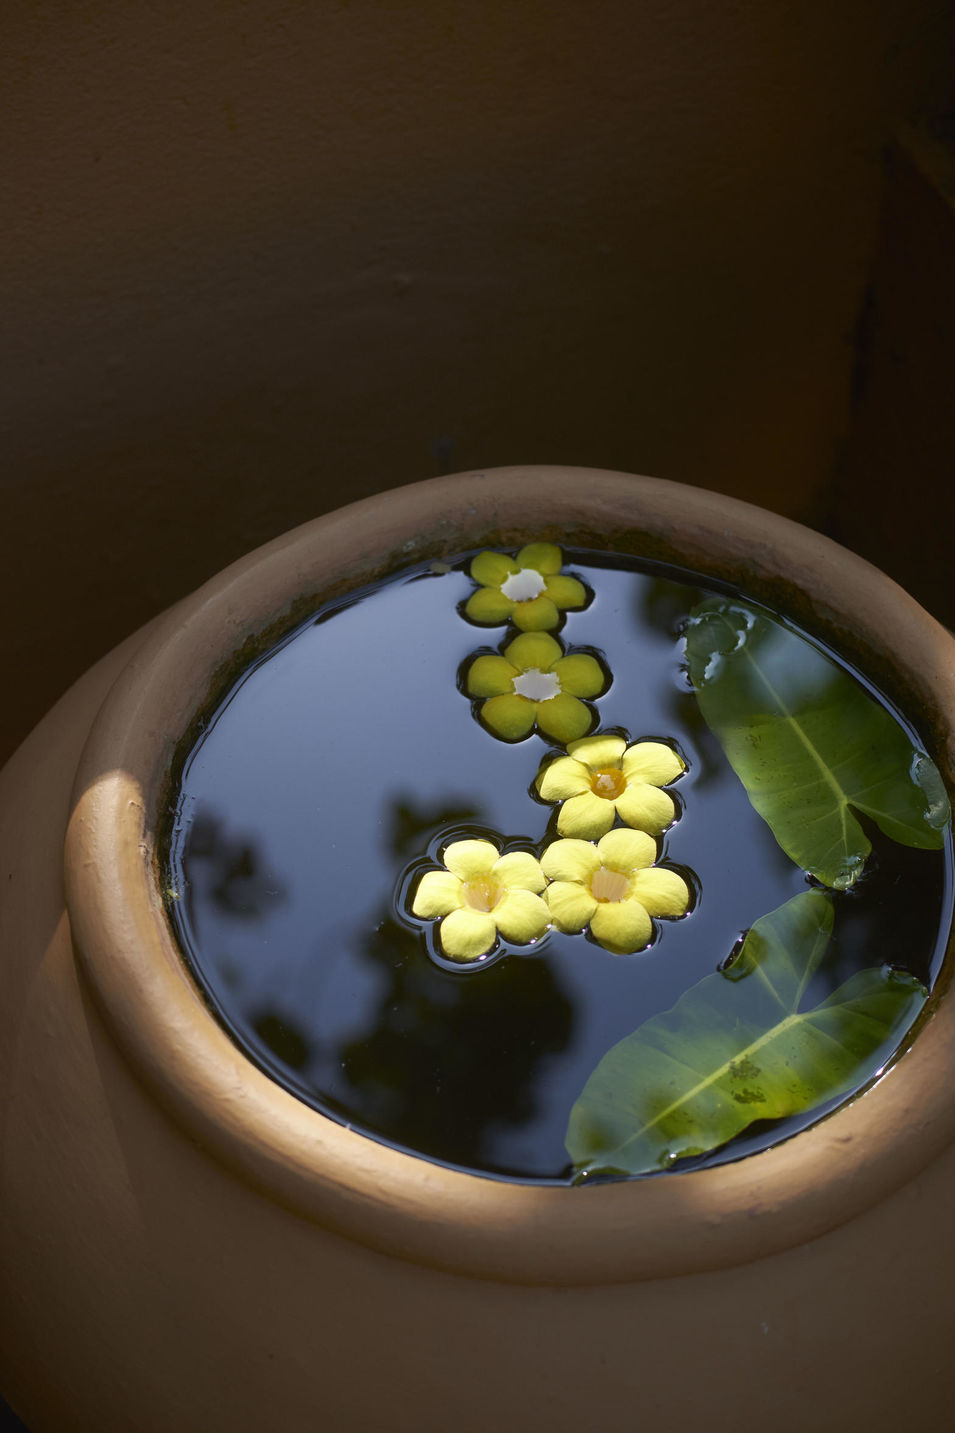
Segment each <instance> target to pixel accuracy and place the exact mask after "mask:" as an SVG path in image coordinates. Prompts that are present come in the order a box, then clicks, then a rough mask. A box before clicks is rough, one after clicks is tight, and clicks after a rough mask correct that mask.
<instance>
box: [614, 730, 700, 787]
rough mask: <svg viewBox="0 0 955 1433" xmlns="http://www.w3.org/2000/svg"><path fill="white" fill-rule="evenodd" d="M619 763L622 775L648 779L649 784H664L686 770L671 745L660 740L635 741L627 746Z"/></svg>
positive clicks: (643, 779)
mask: <svg viewBox="0 0 955 1433" xmlns="http://www.w3.org/2000/svg"><path fill="white" fill-rule="evenodd" d="M620 764H621V766H622V767H623V774H624V776H629V777H636V778H637V779H638V780H639V781H649V782H650V784H651V786H666V785H667V783H668V782H670V781H675V780H676V779H677V777H678V776H680V775H682V773H683V772H684V771H685V770H686V766H685V764H684V762H683V760H682V759H681V758H680V757H679V756H677V754H676V752H675V751H674V750H673V748H672V746H665V745H664V744H663V742H662V741H638V742H636V743H635V745H633V746H630V747H628V748H627V750H626V752H625V753H624V758H623V761H622V762H621V763H620Z"/></svg>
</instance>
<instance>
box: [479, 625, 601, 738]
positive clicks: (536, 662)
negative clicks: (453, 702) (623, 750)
mask: <svg viewBox="0 0 955 1433" xmlns="http://www.w3.org/2000/svg"><path fill="white" fill-rule="evenodd" d="M605 681H606V679H605V677H604V673H603V670H602V669H601V666H600V663H599V662H598V661H597V659H596V658H595V657H591V656H589V655H588V654H587V653H586V652H573V653H571V655H570V656H565V655H564V649H563V647H562V646H561V645H560V643H559V642H558V641H557V640H556V639H555V638H554V637H551V636H549V635H548V634H547V633H546V632H522V633H521V635H520V636H519V637H515V638H514V640H513V642H511V643H509V644H508V646H506V647H505V648H504V655H503V656H497V655H496V654H495V655H490V654H488V655H487V656H482V657H477V658H476V659H475V661H474V662H473V663H472V664H471V667H470V668H469V670H468V674H467V690H468V695H469V696H472V697H484V698H486V700H485V701H484V702H483V703H482V705H481V717H482V719H483V720H484V721H485V722H486V723H487V725H488V726H489V727H490V728H491V730H492V731H493V733H494V735H495V736H500V737H503V738H504V740H505V741H520V740H521V739H522V738H523V737H525V736H527V735H528V733H529V732H530V731H531V730H532V729H533V727H534V725H535V723H536V724H537V726H538V727H539V728H540V730H541V731H542V732H545V733H546V735H547V736H550V737H553V738H554V739H555V740H556V741H561V742H568V741H573V740H574V738H575V737H579V736H583V734H584V732H585V731H586V730H587V728H588V727H589V726H590V724H591V721H592V717H591V713H590V709H589V707H586V706H584V703H583V702H582V701H581V700H580V698H581V697H595V696H596V695H597V693H598V692H600V691H601V690H602V689H603V687H604V685H605Z"/></svg>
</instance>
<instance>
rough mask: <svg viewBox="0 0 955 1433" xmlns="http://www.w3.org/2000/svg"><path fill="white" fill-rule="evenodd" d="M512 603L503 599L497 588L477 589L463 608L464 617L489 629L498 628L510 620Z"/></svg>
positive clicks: (502, 594) (505, 598)
mask: <svg viewBox="0 0 955 1433" xmlns="http://www.w3.org/2000/svg"><path fill="white" fill-rule="evenodd" d="M513 610H514V603H513V602H512V601H511V599H510V597H505V596H504V593H503V592H502V591H501V589H500V588H499V587H479V588H478V590H477V591H476V592H472V593H471V596H470V597H469V598H468V600H467V602H466V603H465V606H464V612H465V616H467V617H470V619H471V621H472V622H484V623H486V624H487V625H488V626H489V627H499V626H500V625H501V623H502V622H509V621H510V620H511V613H512V612H513Z"/></svg>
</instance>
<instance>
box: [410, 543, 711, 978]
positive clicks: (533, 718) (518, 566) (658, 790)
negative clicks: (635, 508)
mask: <svg viewBox="0 0 955 1433" xmlns="http://www.w3.org/2000/svg"><path fill="white" fill-rule="evenodd" d="M562 568H563V554H562V552H561V550H560V548H559V547H555V546H554V545H553V544H551V543H544V542H536V543H530V544H528V545H527V546H526V547H522V548H521V550H520V551H519V552H518V553H517V555H516V557H515V558H510V557H508V556H506V555H505V554H504V553H500V552H481V553H479V554H478V556H477V557H475V558H474V560H473V561H472V563H471V567H470V574H471V577H472V578H473V579H474V581H475V582H476V583H477V584H478V586H477V588H476V590H475V591H474V592H473V593H472V594H471V596H470V598H469V599H468V601H467V602H466V603H465V604H464V608H463V612H464V615H465V616H466V617H467V618H468V619H469V620H470V621H472V622H476V623H480V624H482V625H485V626H494V625H502V624H503V623H505V622H512V623H513V624H514V626H515V627H517V628H519V629H520V632H519V635H517V636H515V637H513V638H512V639H511V640H510V641H509V642H507V643H506V645H504V646H503V647H502V648H501V649H500V650H499V651H498V652H495V653H489V652H479V653H478V654H476V655H475V656H474V657H473V659H472V660H471V661H470V663H469V664H468V665H467V666H466V669H465V675H464V686H465V690H466V692H467V695H468V696H469V697H470V698H471V699H472V701H473V702H474V704H475V705H474V712H475V715H476V716H477V717H478V718H479V719H480V721H481V722H482V724H483V725H484V726H485V727H486V728H487V729H488V730H489V731H490V732H491V733H492V734H493V735H494V736H496V737H499V738H500V739H501V740H503V741H510V742H516V741H523V740H524V739H525V738H526V737H528V736H529V735H530V734H531V732H532V731H534V730H535V728H536V730H537V731H538V732H539V733H540V734H541V735H543V736H546V737H550V738H551V739H552V740H553V741H556V742H559V743H561V744H562V745H563V746H564V747H565V749H566V755H563V756H557V757H556V758H554V759H545V761H544V762H543V764H542V765H541V767H540V770H539V771H538V774H537V777H536V779H535V783H534V785H535V787H536V790H537V793H538V795H539V796H540V798H541V800H542V801H545V802H549V803H551V804H553V805H555V806H556V807H557V808H558V811H557V821H556V825H557V833H558V838H559V839H557V840H554V841H552V842H550V844H548V845H545V846H544V848H543V851H542V854H541V857H540V859H539V860H538V859H537V857H535V856H534V855H533V854H532V853H531V852H530V851H525V850H512V851H505V852H504V853H503V854H502V852H501V849H500V847H499V846H497V845H495V844H494V843H493V842H491V841H488V840H476V839H471V840H459V841H452V842H451V843H450V844H449V845H448V846H447V847H446V848H445V850H444V852H443V854H442V858H441V859H442V863H443V864H442V865H441V867H440V868H437V869H432V870H427V871H425V872H424V874H423V875H422V876H421V877H420V878H419V880H418V882H417V884H416V886H415V888H414V893H413V897H412V901H411V912H412V914H413V915H414V916H416V917H417V918H418V919H419V920H425V921H437V922H440V924H439V925H438V932H437V934H438V940H439V942H440V946H441V950H442V952H443V953H444V955H445V956H447V957H448V958H449V959H450V960H453V961H458V962H461V963H470V962H473V961H477V960H481V959H483V958H484V957H485V956H486V955H487V954H488V953H489V952H490V951H491V950H492V949H493V947H494V946H495V944H496V943H497V941H498V938H499V937H503V939H504V940H506V941H510V942H512V943H513V944H515V945H529V944H532V943H533V942H534V941H537V940H540V939H541V937H542V936H544V935H545V934H546V933H547V931H548V930H550V929H555V930H559V931H564V932H570V933H579V932H582V931H584V930H588V931H589V932H590V935H591V936H592V937H593V939H594V940H595V941H596V942H597V943H598V944H599V945H602V946H603V947H604V949H605V950H608V951H611V952H612V953H613V954H614V955H627V954H632V953H633V952H634V951H638V950H643V949H644V948H645V947H646V946H647V945H649V943H650V942H651V940H652V939H653V935H654V926H653V921H654V920H655V919H660V918H662V919H668V920H675V919H678V918H679V917H680V916H683V915H685V914H686V912H687V910H688V908H689V904H690V891H689V887H688V886H687V883H686V881H685V880H684V879H683V877H682V876H681V875H679V874H678V873H677V872H676V871H674V870H671V869H669V868H668V867H665V866H662V865H659V864H658V863H657V841H656V838H657V837H658V836H660V835H661V834H662V833H663V831H665V830H666V828H667V827H668V826H669V825H670V824H671V823H672V822H673V820H674V819H675V817H676V806H675V803H674V800H673V797H672V796H671V795H670V794H669V792H668V791H666V790H665V789H664V788H665V787H667V786H669V785H670V784H671V783H672V782H674V781H676V780H677V779H678V778H679V777H680V776H681V775H682V774H683V772H684V771H685V770H686V765H685V763H684V761H683V759H682V757H681V756H680V755H679V754H678V753H677V752H676V751H675V750H674V749H673V747H671V746H668V745H667V744H666V743H665V742H660V741H639V742H634V743H628V742H627V741H626V740H625V739H624V738H623V737H622V736H618V735H615V734H613V733H598V734H596V735H593V736H590V735H587V733H588V732H589V731H590V729H591V728H592V727H593V726H594V725H595V722H596V716H595V712H594V709H593V708H592V707H591V706H589V705H588V704H587V702H588V701H589V700H592V699H594V698H598V697H600V696H602V695H603V694H604V693H605V692H606V690H607V689H608V687H609V684H610V675H609V672H608V671H607V670H606V669H605V668H604V666H603V665H602V663H601V662H600V661H599V660H598V659H597V657H596V656H595V655H594V654H593V653H592V652H588V651H571V652H567V651H566V650H565V649H564V646H563V645H562V643H561V642H560V641H559V640H558V639H557V638H556V637H554V636H552V635H551V630H552V629H553V628H555V627H557V626H558V625H559V624H560V623H561V622H562V621H563V614H564V612H565V611H566V610H572V609H579V608H582V607H584V606H586V604H587V601H588V598H589V593H588V591H587V589H586V588H585V587H584V584H583V583H582V582H580V581H579V580H578V579H577V578H576V577H572V576H569V575H566V574H564V573H563V572H562ZM618 821H619V822H622V823H623V824H622V825H616V824H615V823H617V822H618ZM501 844H502V845H503V844H504V843H503V842H502V843H501Z"/></svg>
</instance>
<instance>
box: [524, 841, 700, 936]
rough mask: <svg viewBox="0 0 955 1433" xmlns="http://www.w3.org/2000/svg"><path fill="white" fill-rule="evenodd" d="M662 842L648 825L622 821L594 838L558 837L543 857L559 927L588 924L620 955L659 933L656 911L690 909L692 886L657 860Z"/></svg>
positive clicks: (677, 913) (553, 914) (678, 913)
mask: <svg viewBox="0 0 955 1433" xmlns="http://www.w3.org/2000/svg"><path fill="white" fill-rule="evenodd" d="M656 853H657V848H656V842H655V841H654V839H653V837H652V836H649V835H648V834H647V833H646V832H645V831H630V830H627V829H626V828H625V827H622V826H618V827H617V829H616V830H615V831H608V833H607V835H606V836H603V837H601V839H600V840H599V841H598V842H597V843H596V844H594V843H593V842H591V841H578V840H573V839H570V840H566V841H555V842H554V843H553V845H551V846H548V847H547V850H546V851H545V852H544V854H543V856H542V857H541V867H542V869H543V871H544V875H545V876H547V877H548V879H549V880H550V885H549V886H548V887H547V889H546V891H545V892H544V895H545V898H546V901H547V904H548V906H549V907H550V914H551V920H552V921H553V923H554V925H555V926H556V928H557V929H558V930H562V931H570V932H577V931H582V930H583V929H584V927H585V926H589V927H590V933H591V935H592V936H593V937H594V939H595V940H596V941H598V942H599V943H600V945H602V946H603V947H604V949H605V950H609V951H611V952H612V953H613V954H614V955H629V954H631V953H632V952H633V951H636V950H642V949H643V948H644V946H646V945H648V944H649V943H650V940H651V939H652V937H653V921H652V919H651V917H653V916H664V917H666V918H668V919H670V920H673V919H675V918H676V917H678V916H682V915H684V914H685V913H686V910H687V907H688V905H689V903H690V892H689V889H688V887H687V884H686V882H685V881H684V880H683V877H682V876H678V875H677V873H676V871H670V870H666V869H665V868H664V867H662V866H655V865H654V864H653V863H654V860H655V859H656Z"/></svg>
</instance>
